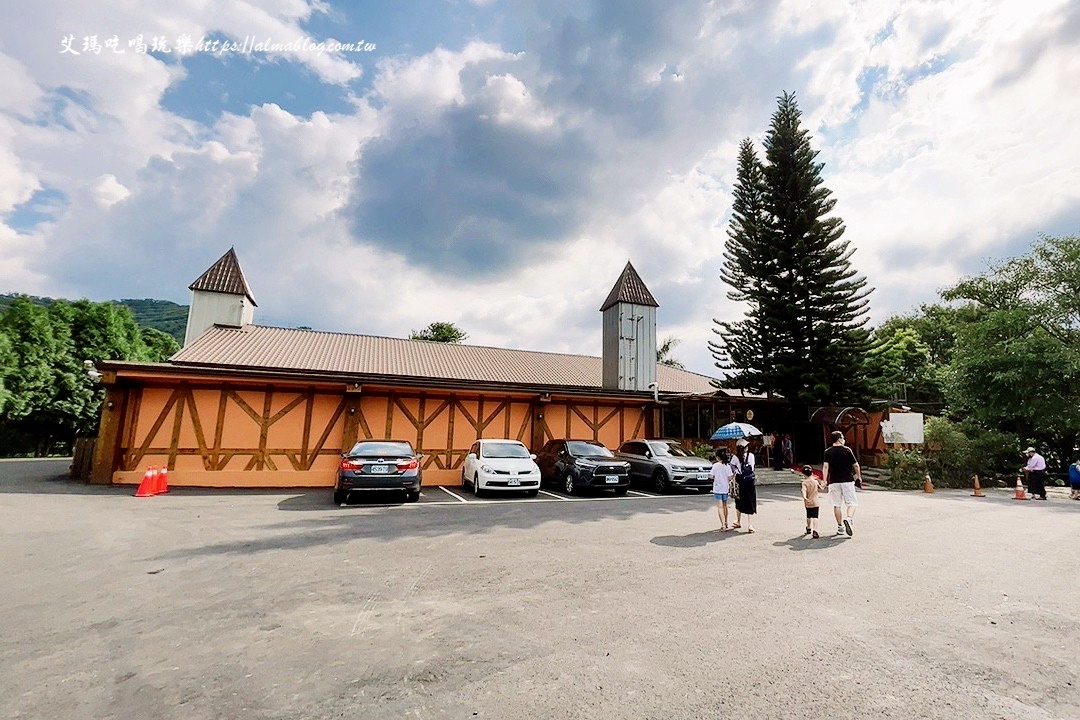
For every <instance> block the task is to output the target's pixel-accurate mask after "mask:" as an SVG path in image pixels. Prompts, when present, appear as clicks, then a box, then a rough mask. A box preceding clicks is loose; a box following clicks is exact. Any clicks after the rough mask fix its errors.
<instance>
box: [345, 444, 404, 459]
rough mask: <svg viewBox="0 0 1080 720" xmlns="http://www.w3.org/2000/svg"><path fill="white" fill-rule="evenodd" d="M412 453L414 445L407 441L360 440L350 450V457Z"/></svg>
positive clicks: (390, 455) (394, 455) (396, 455)
mask: <svg viewBox="0 0 1080 720" xmlns="http://www.w3.org/2000/svg"><path fill="white" fill-rule="evenodd" d="M412 454H413V449H412V445H410V444H409V443H407V442H358V443H356V444H355V445H353V449H352V450H350V451H349V457H387V456H389V457H401V456H404V455H412Z"/></svg>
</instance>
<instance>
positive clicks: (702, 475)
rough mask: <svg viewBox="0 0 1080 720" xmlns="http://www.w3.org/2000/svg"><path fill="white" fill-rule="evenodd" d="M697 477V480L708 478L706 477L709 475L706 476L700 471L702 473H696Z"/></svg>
mask: <svg viewBox="0 0 1080 720" xmlns="http://www.w3.org/2000/svg"><path fill="white" fill-rule="evenodd" d="M697 479H698V480H708V479H709V476H708V475H706V474H705V473H702V474H700V475H698V476H697Z"/></svg>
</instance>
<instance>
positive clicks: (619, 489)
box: [615, 487, 628, 495]
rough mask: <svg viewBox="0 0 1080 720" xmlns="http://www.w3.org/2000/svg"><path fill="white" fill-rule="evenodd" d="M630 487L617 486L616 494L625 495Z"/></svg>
mask: <svg viewBox="0 0 1080 720" xmlns="http://www.w3.org/2000/svg"><path fill="white" fill-rule="evenodd" d="M627 490H628V488H624V487H623V488H615V494H616V495H625V494H626V491H627Z"/></svg>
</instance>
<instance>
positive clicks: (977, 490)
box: [971, 473, 986, 497]
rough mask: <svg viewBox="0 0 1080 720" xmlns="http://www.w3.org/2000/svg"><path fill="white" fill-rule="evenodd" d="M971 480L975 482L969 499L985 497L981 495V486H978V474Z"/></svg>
mask: <svg viewBox="0 0 1080 720" xmlns="http://www.w3.org/2000/svg"><path fill="white" fill-rule="evenodd" d="M971 479H972V480H974V481H975V492H973V493H971V497H986V496H985V495H983V491H982V485H980V484H979V473H975V474H974V475H973V476H972V478H971Z"/></svg>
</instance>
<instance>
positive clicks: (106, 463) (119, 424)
mask: <svg viewBox="0 0 1080 720" xmlns="http://www.w3.org/2000/svg"><path fill="white" fill-rule="evenodd" d="M104 379H105V380H110V379H111V380H113V381H115V379H116V374H115V373H106V377H105V378H104ZM126 404H127V392H126V391H125V390H124V389H123V388H120V387H117V386H116V385H107V386H106V388H105V399H104V400H103V401H102V403H101V423H100V425H99V426H98V437H97V441H96V442H95V443H94V460H93V465H92V466H91V470H90V482H91V483H94V484H95V485H109V484H111V483H112V476H113V471H114V470H116V469H117V467H118V466H119V463H118V458H117V454H118V453H119V451H120V434H121V431H122V430H123V429H124V428H123V424H124V423H123V418H124V416H125V414H124V410H125V406H126Z"/></svg>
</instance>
